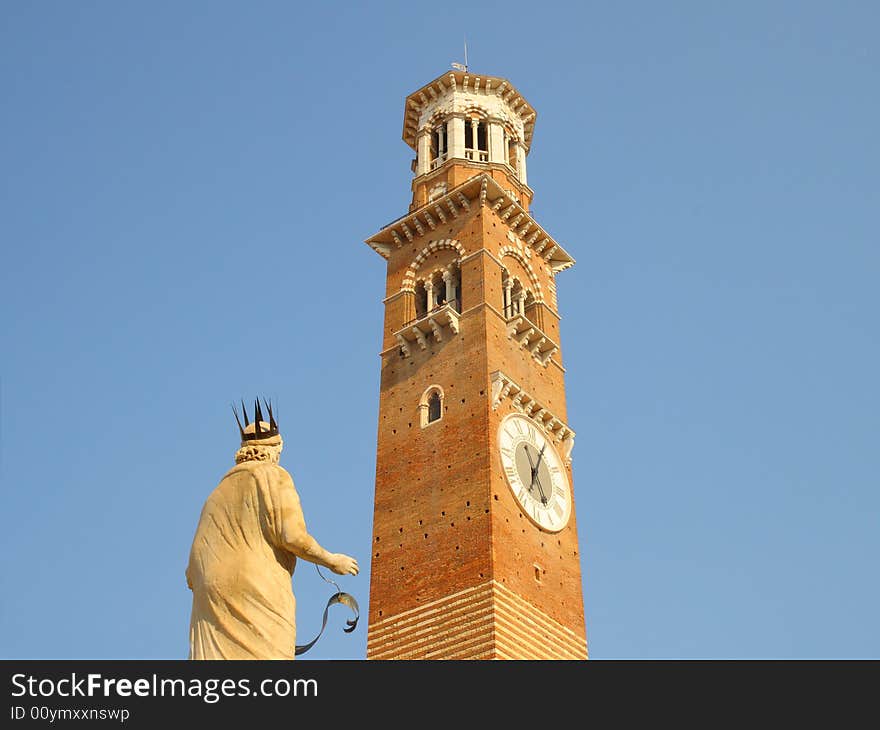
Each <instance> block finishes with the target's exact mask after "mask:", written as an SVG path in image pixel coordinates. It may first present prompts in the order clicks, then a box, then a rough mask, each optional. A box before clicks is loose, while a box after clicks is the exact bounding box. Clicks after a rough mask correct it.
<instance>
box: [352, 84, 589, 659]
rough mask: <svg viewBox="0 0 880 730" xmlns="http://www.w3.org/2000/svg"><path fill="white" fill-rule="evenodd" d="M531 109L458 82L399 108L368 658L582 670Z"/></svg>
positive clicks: (554, 331)
mask: <svg viewBox="0 0 880 730" xmlns="http://www.w3.org/2000/svg"><path fill="white" fill-rule="evenodd" d="M534 124H535V111H534V109H532V107H531V106H530V105H529V103H528V102H527V101H526V100H525V99H524V98H523V97H522V96H521V95H520V94H519V92H518V91H517V90H516V89H515V88H514V87H513V86H512V85H511V84H510V82H508V81H506V80H505V79H501V78H495V77H490V76H476V75H474V74H470V73H468V72H467V71H451V72H449V73H446V74H444V75H443V76H441V77H439V78H437V79H435V80H434V81H432V82H431V83H429V84H427V85H426V86H424V87H423V88H421V89H419V90H418V91H416V92H414V93H412V94H410V95H409V96H408V97H407V99H406V106H405V112H404V122H403V139H404V141H405V142H406V143H407V144H408V145H409V146H410V147H412V148H413V149H414V150H415V152H416V157H415V159H414V160H413V165H412V169H413V172H414V174H415V177H414V179H413V182H412V191H413V197H412V204H411V205H410V207H409V212H408V213H406V214H405V215H404V216H403V217H401V218H398V219H397V220H396V221H394V222H393V223H389V224H388V225H387V226H385V227H384V228H383V229H382V230H381V231H379V232H378V233H377V234H375V235H374V236H372V237H371V238H369V239H368V240H367V244H368V245H369V246H371V247H372V248H373V249H374V250H375V251H376V252H377V253H378V254H379V255H380V256H382V258H384V259H385V260H386V261H387V264H388V269H387V279H386V292H385V299H384V303H385V327H384V336H383V342H382V352H381V359H382V364H381V370H382V372H381V386H380V395H379V435H378V453H377V461H376V492H375V512H374V517H373V543H372V553H373V554H372V575H371V580H370V608H369V628H368V634H367V657H368V658H369V659H586V657H587V646H586V633H585V627H584V609H583V598H582V593H581V571H580V556H579V554H578V541H577V532H576V524H575V510H574V501H573V492H572V487H571V484H572V482H571V451H572V446H573V444H574V432H573V431H572V430H571V428H569V426H568V416H567V414H566V407H565V383H564V373H565V370H564V368H563V367H562V356H561V350H560V336H559V313H558V311H557V304H556V274H557V273H558V272H560V271H562V270H563V269H567V268H568V267H570V266H571V265H572V264H574V260H573V259H572V258H571V257H570V256H569V255H568V254H567V253H566V252H565V250H563V248H562V247H561V246H560V245H559V244H558V243H556V241H554V240H553V238H551V237H550V235H549V234H548V233H547V232H546V231H545V230H544V229H543V228H542V227H541V226H540V225H539V224H538V222H537V221H535V220H534V219H533V218H532V217H531V215H529V204H530V202H531V200H532V196H533V193H532V190H531V189H530V188H529V187H528V185H527V183H526V155H527V154H528V151H529V147H530V145H531V141H532V132H533V129H534Z"/></svg>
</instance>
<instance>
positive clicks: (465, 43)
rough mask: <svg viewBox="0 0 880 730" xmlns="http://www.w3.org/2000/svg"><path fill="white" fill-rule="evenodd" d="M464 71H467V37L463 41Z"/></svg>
mask: <svg viewBox="0 0 880 730" xmlns="http://www.w3.org/2000/svg"><path fill="white" fill-rule="evenodd" d="M464 70H465V71H467V70H468V62H467V36H465V39H464Z"/></svg>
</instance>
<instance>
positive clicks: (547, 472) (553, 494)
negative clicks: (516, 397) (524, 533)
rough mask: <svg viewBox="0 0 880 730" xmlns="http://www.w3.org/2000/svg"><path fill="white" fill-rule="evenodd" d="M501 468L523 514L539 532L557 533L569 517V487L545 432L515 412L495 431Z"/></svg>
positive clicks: (557, 455)
mask: <svg viewBox="0 0 880 730" xmlns="http://www.w3.org/2000/svg"><path fill="white" fill-rule="evenodd" d="M498 446H499V448H500V449H501V465H502V466H503V467H504V474H505V476H506V477H507V483H508V484H509V485H510V488H511V490H512V491H513V496H514V497H516V501H517V502H519V505H520V508H521V509H522V511H523V514H524V515H526V517H528V518H529V519H530V520H531V521H532V522H534V523H535V524H536V525H538V527H540V528H541V529H542V530H546V531H547V532H559V531H560V530H561V529H562V528H563V527H565V526H566V525H567V524H568V518H569V517H570V516H571V487H570V486H569V483H568V475H567V474H566V473H565V466H564V465H563V463H562V459H560V458H559V454H558V453H556V449H555V448H554V447H553V444H552V443H550V440H549V439H548V438H547V435H546V433H545V432H544V430H543V429H542V428H541V427H540V426H538V425H537V424H536V423H535V422H534V421H532V420H531V419H530V418H526V417H525V416H521V415H519V414H517V413H514V414H511V415H509V416H507V417H506V418H505V419H504V420H503V421H502V422H501V427H500V428H499V429H498Z"/></svg>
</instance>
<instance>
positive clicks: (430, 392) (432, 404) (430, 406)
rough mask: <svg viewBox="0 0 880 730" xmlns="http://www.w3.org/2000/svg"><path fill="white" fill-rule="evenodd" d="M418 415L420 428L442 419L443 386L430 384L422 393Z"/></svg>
mask: <svg viewBox="0 0 880 730" xmlns="http://www.w3.org/2000/svg"><path fill="white" fill-rule="evenodd" d="M419 415H420V418H419V420H420V421H421V426H422V428H425V426H430V425H431V424H432V423H436V422H437V421H440V420H442V419H443V388H441V387H440V386H439V385H431V386H429V387H428V388H427V390H425V392H424V393H422V397H421V400H419Z"/></svg>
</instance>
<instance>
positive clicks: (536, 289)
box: [498, 246, 544, 304]
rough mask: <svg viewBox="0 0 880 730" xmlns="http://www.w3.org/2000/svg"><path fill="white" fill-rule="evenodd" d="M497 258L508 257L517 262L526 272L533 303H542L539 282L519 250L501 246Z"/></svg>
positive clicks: (542, 292)
mask: <svg viewBox="0 0 880 730" xmlns="http://www.w3.org/2000/svg"><path fill="white" fill-rule="evenodd" d="M498 253H499V258H500V259H502V263H503V259H504V257H505V256H510V257H511V258H514V259H516V260H517V262H518V263H519V264H520V265H521V266H522V267H523V268H524V269H525V270H526V273H527V274H528V276H529V283H530V284H531V286H532V294H533V295H534V297H535V301H536V302H537V303H539V304H542V303H543V302H544V291H543V289H542V288H541V282H540V281H539V280H538V275H537V274H536V273H535V269H534V268H533V267H532V265H531V264H530V263H529V262H528V260H527V259H526V257H525V256H523V254H522V253H521V252H520V251H519V249H517V248H515V247H514V246H502V247H501V250H500V251H499V252H498Z"/></svg>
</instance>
